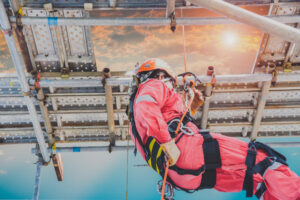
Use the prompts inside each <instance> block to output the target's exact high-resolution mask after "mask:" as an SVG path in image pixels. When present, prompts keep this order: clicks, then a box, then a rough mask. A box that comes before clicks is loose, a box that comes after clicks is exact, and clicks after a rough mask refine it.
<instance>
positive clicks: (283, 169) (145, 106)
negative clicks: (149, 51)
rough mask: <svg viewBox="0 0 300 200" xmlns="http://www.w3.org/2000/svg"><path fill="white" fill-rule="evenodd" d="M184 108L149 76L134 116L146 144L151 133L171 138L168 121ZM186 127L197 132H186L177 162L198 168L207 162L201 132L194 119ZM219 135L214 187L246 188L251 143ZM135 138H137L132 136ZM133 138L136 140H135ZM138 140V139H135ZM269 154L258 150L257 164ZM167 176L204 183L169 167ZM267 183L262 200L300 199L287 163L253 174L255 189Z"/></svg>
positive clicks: (189, 184)
mask: <svg viewBox="0 0 300 200" xmlns="http://www.w3.org/2000/svg"><path fill="white" fill-rule="evenodd" d="M183 111H184V104H183V99H182V97H181V95H180V94H178V93H175V92H174V91H173V89H172V90H171V89H169V88H167V87H166V85H165V84H164V83H163V82H162V81H160V80H156V79H149V80H148V81H146V82H144V83H142V84H141V85H140V86H139V89H138V92H137V94H136V97H135V100H134V117H135V123H136V128H137V131H138V133H139V135H140V137H141V139H142V141H143V143H144V144H145V143H146V141H147V139H148V137H149V136H153V137H154V138H155V139H156V141H157V142H158V143H160V144H162V143H166V142H169V141H170V140H171V137H170V134H169V132H168V125H167V122H169V121H170V120H172V119H173V118H176V117H180V116H181V115H182V114H183ZM187 126H188V127H190V128H191V129H192V130H193V131H194V133H195V134H194V135H184V136H183V137H182V138H181V140H180V141H179V142H178V143H177V147H178V148H179V150H180V152H181V154H180V157H179V159H178V161H177V163H176V165H177V166H178V167H180V168H183V169H195V170H196V169H198V168H200V167H201V166H202V165H203V164H204V157H203V150H202V143H203V138H202V136H201V135H200V134H198V128H197V127H196V125H195V124H193V123H192V122H188V123H187ZM211 135H212V137H214V138H216V139H217V141H218V143H219V147H220V155H221V160H222V166H221V168H218V169H217V180H216V185H215V187H214V189H216V190H218V191H221V192H239V191H241V190H242V188H243V181H244V177H245V171H246V169H247V166H246V165H245V159H246V156H247V150H248V143H246V142H244V141H240V140H237V139H234V138H231V137H226V136H223V135H221V134H216V133H212V134H211ZM132 138H134V137H133V136H132ZM133 140H134V139H133ZM134 142H135V140H134ZM136 145H137V148H138V150H139V152H140V153H141V154H142V156H143V157H144V158H145V155H144V152H143V149H142V148H141V147H140V146H139V144H138V143H137V144H136ZM266 157H267V155H266V154H265V153H264V152H262V151H260V150H258V152H257V157H256V163H258V162H260V161H262V160H263V159H265V158H266ZM168 175H169V176H170V178H171V179H173V181H174V182H175V183H176V184H177V185H178V186H180V187H183V188H186V189H195V188H197V187H198V186H199V185H200V183H201V177H202V176H201V175H199V176H193V175H178V174H177V173H176V172H175V171H173V170H169V171H168ZM263 181H264V183H265V185H266V187H267V190H266V191H265V193H264V194H263V195H262V197H261V199H265V200H269V199H272V200H274V199H276V200H277V199H278V200H292V199H295V200H300V178H299V177H298V176H297V175H296V174H295V173H294V172H293V171H291V170H290V169H289V167H288V166H285V165H281V164H279V163H276V165H275V164H274V165H272V166H270V167H269V168H268V169H267V170H266V171H265V174H264V176H263V177H262V176H261V175H260V174H259V173H258V174H255V175H254V176H253V182H254V187H253V188H254V191H253V194H254V193H255V192H256V190H257V186H258V184H259V183H261V182H263Z"/></svg>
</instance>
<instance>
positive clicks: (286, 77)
mask: <svg viewBox="0 0 300 200" xmlns="http://www.w3.org/2000/svg"><path fill="white" fill-rule="evenodd" d="M197 77H198V78H199V79H200V80H201V82H202V83H210V81H211V77H210V76H197ZM187 79H190V77H187ZM181 80H182V78H181V77H178V83H179V84H182V81H181ZM216 80H217V84H223V83H244V84H246V83H256V82H260V81H271V80H272V75H271V74H238V75H220V76H216ZM101 81H102V78H100V77H99V76H95V77H88V78H81V79H75V78H69V79H57V78H51V77H49V78H46V77H42V78H41V80H40V82H39V83H40V87H59V88H63V87H70V88H74V87H99V86H101V85H102V83H101ZM131 81H132V78H129V77H128V78H115V77H113V78H108V79H106V84H107V85H110V86H119V85H129V84H130V83H131ZM299 81H300V76H299V74H297V73H295V74H292V73H291V74H278V75H277V83H280V82H299ZM34 82H35V80H34V79H33V78H31V79H30V80H29V84H30V85H34Z"/></svg>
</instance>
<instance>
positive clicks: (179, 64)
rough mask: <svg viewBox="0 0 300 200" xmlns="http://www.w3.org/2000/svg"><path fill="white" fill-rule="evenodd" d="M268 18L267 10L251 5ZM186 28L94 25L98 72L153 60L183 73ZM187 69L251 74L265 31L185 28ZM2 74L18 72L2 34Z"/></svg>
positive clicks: (191, 12) (153, 13) (201, 13)
mask: <svg viewBox="0 0 300 200" xmlns="http://www.w3.org/2000/svg"><path fill="white" fill-rule="evenodd" d="M247 9H249V10H251V11H255V12H257V13H259V14H266V13H267V12H268V7H267V6H264V7H247ZM90 15H91V16H94V17H95V16H97V17H113V16H114V17H164V15H165V11H164V10H138V11H137V10H130V11H119V10H113V11H93V12H92V13H91V14H90ZM176 16H177V17H181V16H183V17H218V16H220V15H217V14H215V13H214V12H212V11H208V10H205V9H181V10H176ZM182 30H183V28H182V26H177V29H176V31H175V33H173V32H172V31H171V30H170V28H169V26H147V27H145V26H135V27H133V26H98V27H92V28H91V32H92V40H93V44H94V50H95V57H96V63H97V68H98V70H102V69H103V68H104V67H109V68H110V69H111V70H112V71H114V70H131V69H132V68H133V66H134V65H135V64H136V63H137V62H139V63H141V62H143V61H144V60H146V59H148V58H161V59H164V60H166V61H167V62H168V63H169V64H170V65H171V66H172V67H173V68H174V69H175V71H176V72H177V73H181V72H184V47H183V34H182ZM184 30H185V31H184V34H185V37H184V38H185V43H186V58H187V69H188V71H192V72H194V73H196V74H199V75H200V74H204V73H205V71H206V69H207V67H208V66H209V65H213V66H215V68H216V70H217V74H241V73H250V72H251V68H252V66H253V63H254V59H255V56H256V52H257V50H258V48H259V41H260V38H261V35H262V33H261V31H259V30H257V29H255V28H252V27H250V26H247V25H241V24H239V25H206V26H185V27H184ZM0 72H13V67H12V62H11V60H10V57H9V53H8V49H7V46H6V44H5V39H4V37H3V34H2V33H1V34H0Z"/></svg>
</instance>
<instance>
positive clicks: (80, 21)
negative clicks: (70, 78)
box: [9, 9, 300, 40]
mask: <svg viewBox="0 0 300 200" xmlns="http://www.w3.org/2000/svg"><path fill="white" fill-rule="evenodd" d="M242 10H243V9H242ZM247 12H249V11H247ZM250 13H251V12H250ZM251 14H253V15H255V16H256V15H257V14H254V13H251ZM257 16H260V15H257ZM260 17H261V18H263V19H267V20H268V21H271V22H273V23H274V24H279V26H280V27H281V26H283V27H284V28H285V29H284V30H286V27H289V28H287V29H288V30H290V31H291V33H295V32H296V33H297V34H298V33H299V32H300V31H299V30H297V29H295V28H292V27H290V26H287V25H284V24H281V23H297V22H299V21H300V16H299V15H294V16H260ZM9 19H10V21H11V22H12V23H16V17H14V16H11V17H10V18H9ZM55 19H57V21H56V22H55V24H56V25H58V26H70V25H72V26H169V25H170V22H171V20H170V19H169V18H94V17H90V18H79V17H73V18H66V17H58V18H55ZM50 20H53V19H50ZM21 22H22V24H24V25H35V24H39V25H48V23H49V18H47V17H21ZM278 22H280V23H278ZM256 23H257V22H256ZM176 24H177V25H184V26H194V25H196V26H197V25H218V24H241V22H238V21H235V20H233V19H228V18H225V17H217V18H205V17H201V18H200V17H199V18H192V17H190V18H176ZM257 24H258V23H257ZM275 27H277V25H275ZM261 30H263V31H265V28H264V29H261ZM272 32H274V31H272ZM272 32H270V33H272ZM283 33H284V36H286V35H285V33H286V31H283ZM288 33H290V32H288ZM281 35H282V33H281V34H280V35H279V36H281ZM290 37H292V36H289V37H288V38H290ZM283 38H285V37H283ZM293 40H294V39H293Z"/></svg>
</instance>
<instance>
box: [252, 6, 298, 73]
mask: <svg viewBox="0 0 300 200" xmlns="http://www.w3.org/2000/svg"><path fill="white" fill-rule="evenodd" d="M270 9H271V10H270V15H271V16H274V15H275V16H276V15H277V16H279V15H298V14H299V13H300V5H299V4H294V5H293V4H291V5H289V4H283V5H280V4H272V6H271V7H270ZM288 25H290V26H293V27H298V28H299V26H298V23H292V24H288ZM299 56H300V50H299V45H295V44H294V43H290V42H287V41H284V40H282V39H281V38H278V37H276V36H273V35H269V34H264V35H263V39H262V42H261V46H260V50H259V54H258V57H257V62H256V65H255V72H256V73H261V72H262V73H269V72H270V71H272V70H273V69H274V68H276V70H280V71H285V72H287V71H286V66H287V64H289V65H292V66H297V67H294V70H299V68H298V66H299V63H300V59H299ZM289 71H290V70H288V72H289Z"/></svg>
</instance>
